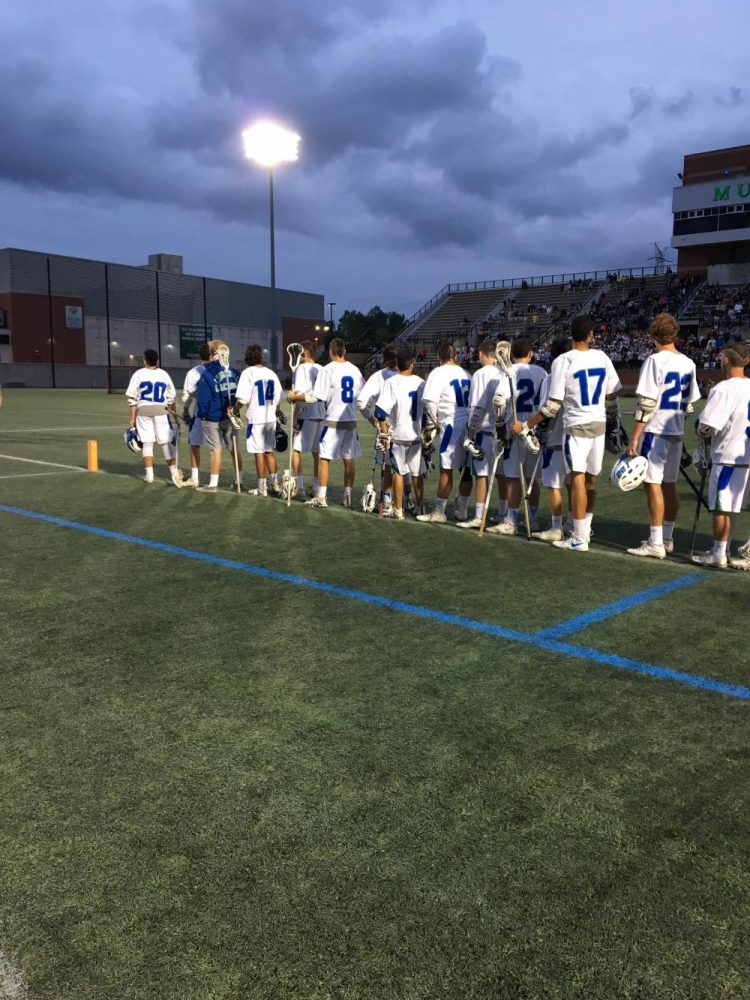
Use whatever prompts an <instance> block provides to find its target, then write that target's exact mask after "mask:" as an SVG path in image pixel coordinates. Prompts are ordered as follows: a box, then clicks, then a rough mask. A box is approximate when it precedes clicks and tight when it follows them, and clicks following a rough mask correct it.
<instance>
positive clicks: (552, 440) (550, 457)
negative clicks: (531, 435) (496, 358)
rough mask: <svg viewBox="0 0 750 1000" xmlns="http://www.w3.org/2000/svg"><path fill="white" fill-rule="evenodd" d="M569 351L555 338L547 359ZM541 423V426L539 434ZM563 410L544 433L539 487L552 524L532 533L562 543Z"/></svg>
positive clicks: (564, 342) (546, 383)
mask: <svg viewBox="0 0 750 1000" xmlns="http://www.w3.org/2000/svg"><path fill="white" fill-rule="evenodd" d="M570 349H571V341H570V339H569V338H566V337H558V339H557V340H554V341H553V342H552V344H551V345H550V359H551V360H552V361H554V360H555V358H559V357H560V355H561V354H565V353H566V351H569V350H570ZM549 386H550V376H549V375H547V377H546V378H545V380H544V385H543V386H542V394H541V397H540V398H541V401H542V403H546V402H547V400H548V398H549ZM543 427H544V423H543V424H542V425H541V426H540V431H541V430H542V428H543ZM562 442H563V408H562V407H560V409H559V410H558V411H557V414H556V415H555V416H554V417H553V418H552V419H551V420H549V421H547V429H546V431H545V432H544V446H543V449H544V450H543V452H542V486H544V487H545V489H546V490H547V491H548V493H549V509H550V518H551V524H550V527H549V528H547V529H546V531H535V532H534V533H533V537H534V538H538V539H540V541H542V542H561V541H562V539H563V537H564V536H563V526H562V524H563V495H562V491H563V486H564V485H565V481H566V479H567V475H568V474H567V470H566V468H565V459H564V457H563V443H562Z"/></svg>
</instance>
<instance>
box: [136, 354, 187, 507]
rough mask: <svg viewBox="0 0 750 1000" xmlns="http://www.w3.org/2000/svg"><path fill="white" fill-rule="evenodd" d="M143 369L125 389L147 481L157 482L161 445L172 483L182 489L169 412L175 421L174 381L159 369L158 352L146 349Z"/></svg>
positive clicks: (175, 395) (139, 370)
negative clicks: (156, 450)
mask: <svg viewBox="0 0 750 1000" xmlns="http://www.w3.org/2000/svg"><path fill="white" fill-rule="evenodd" d="M143 366H144V367H143V368H139V369H138V371H137V372H135V373H134V375H133V376H132V378H131V379H130V382H129V383H128V387H127V389H126V390H125V396H126V397H127V400H128V404H129V405H130V425H129V427H130V429H131V430H134V431H135V432H136V434H137V435H138V438H139V440H140V442H141V450H142V453H143V469H144V477H143V478H144V481H145V482H147V483H153V481H154V444H160V445H161V449H162V451H163V452H164V458H165V459H166V462H167V465H168V466H169V473H170V475H171V477H172V482H173V483H174V485H175V486H176V487H177V488H178V489H179V488H180V486H182V473H181V472H180V470H179V469H178V468H177V463H176V461H175V452H174V434H175V431H174V428H173V427H172V425H171V423H170V422H169V416H168V414H171V415H172V416H173V417H174V419H175V421H176V420H177V415H176V414H175V409H174V402H175V399H176V397H177V393H176V391H175V387H174V383H173V382H172V379H171V378H170V377H169V375H168V374H167V373H166V372H165V371H164V369H163V368H159V355H158V354H157V353H156V351H152V350H147V351H144V352H143Z"/></svg>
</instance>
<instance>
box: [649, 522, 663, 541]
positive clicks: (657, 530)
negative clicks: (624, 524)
mask: <svg viewBox="0 0 750 1000" xmlns="http://www.w3.org/2000/svg"><path fill="white" fill-rule="evenodd" d="M649 541H650V542H651V544H652V545H663V544H664V529H663V528H662V526H661V525H660V524H657V525H656V527H654V525H653V524H652V525H651V527H650V528H649Z"/></svg>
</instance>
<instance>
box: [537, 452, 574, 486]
mask: <svg viewBox="0 0 750 1000" xmlns="http://www.w3.org/2000/svg"><path fill="white" fill-rule="evenodd" d="M567 475H568V470H567V469H566V468H565V458H564V456H563V450H562V445H561V444H559V445H557V446H556V447H554V448H545V449H544V454H543V455H542V486H544V487H545V488H546V489H548V490H561V489H562V488H563V486H564V485H565V477H566V476H567Z"/></svg>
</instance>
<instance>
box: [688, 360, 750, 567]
mask: <svg viewBox="0 0 750 1000" xmlns="http://www.w3.org/2000/svg"><path fill="white" fill-rule="evenodd" d="M748 361H750V350H749V349H748V347H747V345H746V344H743V343H731V344H727V346H726V347H725V348H724V350H723V351H722V353H721V369H722V372H723V374H724V381H723V382H719V383H718V384H717V385H715V386H714V387H713V389H712V390H711V392H710V393H709V394H708V402H707V403H706V406H705V409H704V410H703V413H701V415H700V417H698V427H697V430H698V435H699V436H700V437H701V438H702V439H703V442H704V450H706V449H709V448H710V461H711V474H710V477H709V481H708V506H709V508H710V509H711V510H712V511H713V532H714V545H713V549H710V550H709V551H708V552H705V553H704V554H703V555H699V556H693V562H696V563H699V564H700V565H701V566H715V567H716V568H717V569H724V567H725V566H726V565H727V547H728V543H729V539H730V537H731V534H732V524H733V521H734V516H735V515H736V514H738V513H739V512H740V511H741V510H742V504H743V498H744V496H745V492H746V490H747V483H748V474H749V473H750V379H748V378H746V377H745V368H746V367H747V364H748ZM709 442H710V444H709ZM747 549H748V546H747V545H744V546H743V547H742V549H741V550H740V555H741V556H743V557H745V558H746V557H747ZM745 558H742V559H736V560H735V559H733V560H732V565H733V566H735V565H736V566H737V569H746V568H747V567H746V566H745V565H744V562H745ZM737 564H740V565H737Z"/></svg>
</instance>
